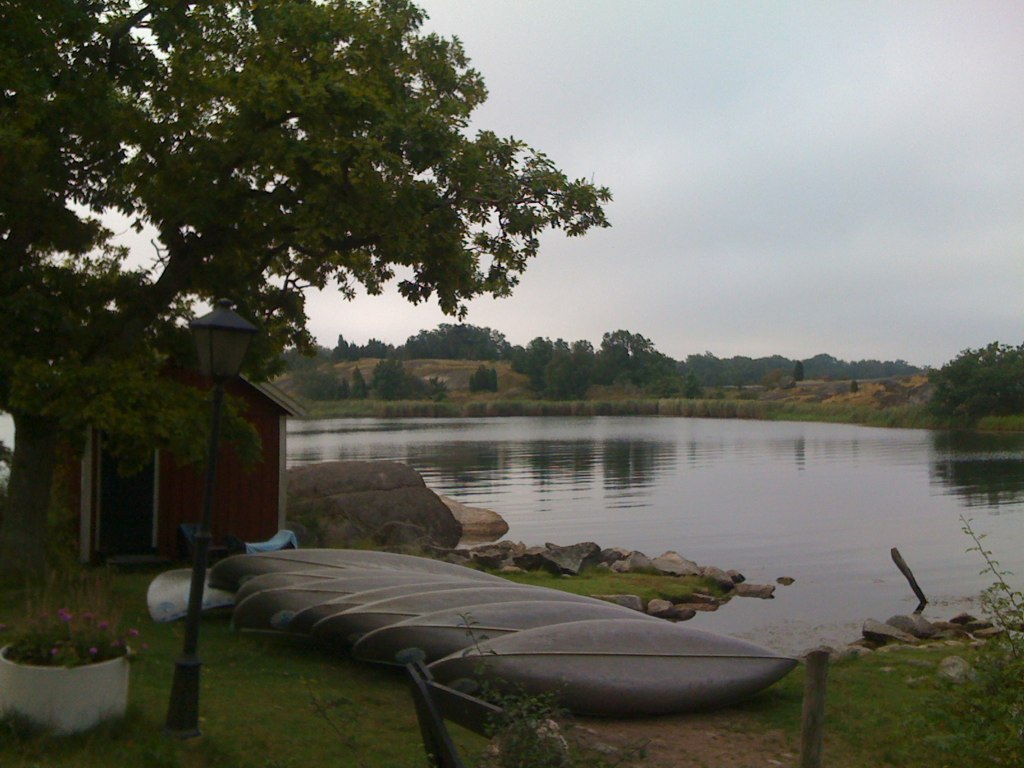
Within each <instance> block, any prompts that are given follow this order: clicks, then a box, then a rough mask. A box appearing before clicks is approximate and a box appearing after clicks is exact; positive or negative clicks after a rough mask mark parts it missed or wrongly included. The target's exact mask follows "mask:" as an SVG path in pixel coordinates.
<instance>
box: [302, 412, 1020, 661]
mask: <svg viewBox="0 0 1024 768" xmlns="http://www.w3.org/2000/svg"><path fill="white" fill-rule="evenodd" d="M336 459H361V460H371V459H386V460H393V461H401V462H405V463H407V464H409V465H411V466H413V467H414V468H415V469H417V470H418V471H419V472H420V473H421V474H422V475H423V477H424V479H425V480H426V482H427V484H428V485H429V486H430V487H431V488H433V489H435V490H436V491H438V492H439V493H443V494H445V495H449V496H452V497H454V498H456V499H458V500H459V501H462V502H463V503H466V504H470V505H473V506H481V507H487V508H489V509H493V510H495V511H496V512H498V513H499V514H501V515H502V517H504V518H505V520H506V521H507V522H508V523H509V526H510V529H509V533H508V536H507V538H509V539H513V540H519V541H524V542H525V543H527V544H542V543H544V542H554V543H558V544H572V543H575V542H579V541H595V542H597V543H598V544H600V545H601V546H602V547H611V546H618V547H627V548H630V549H638V550H641V551H643V552H645V553H647V554H648V555H651V556H655V555H659V554H661V553H662V552H664V551H666V550H675V551H677V552H679V553H680V554H682V555H683V556H685V557H688V558H690V559H692V560H695V561H697V562H698V563H700V564H702V565H717V566H719V567H721V568H725V569H729V568H736V569H738V570H740V571H741V572H743V573H744V574H745V575H746V576H747V578H748V580H750V581H753V582H760V583H774V582H775V579H776V578H777V577H780V576H789V577H792V578H794V579H796V582H795V583H794V584H793V585H791V586H779V587H778V588H777V589H776V599H774V600H767V601H762V600H757V599H735V600H733V601H732V602H731V603H730V604H729V605H727V606H725V607H724V608H722V609H721V610H719V611H718V612H716V613H709V614H698V616H697V617H696V618H695V619H694V620H693V621H692V622H691V624H693V625H694V626H700V627H702V628H706V629H711V630H713V631H719V632H727V633H730V634H735V635H739V636H743V637H749V638H752V639H757V640H758V641H760V642H762V643H764V644H766V645H769V646H772V647H775V648H777V649H779V650H783V651H787V652H797V651H800V650H804V649H806V648H808V647H810V646H813V645H815V644H817V643H818V642H828V643H838V642H842V641H849V640H853V639H855V638H856V637H857V636H858V635H859V625H860V623H861V622H862V621H863V620H864V619H867V618H877V619H879V620H885V619H886V618H888V617H889V616H891V615H893V614H896V613H909V612H911V611H912V610H913V609H914V607H915V606H916V605H917V599H916V598H915V597H914V595H913V593H912V592H911V590H910V587H909V586H908V584H907V582H906V580H905V579H904V577H903V576H902V574H901V573H900V572H899V571H898V570H897V569H896V567H895V565H894V564H893V562H892V560H891V558H890V549H891V548H892V547H898V548H899V550H900V552H901V553H902V554H903V556H904V558H905V559H906V561H907V562H908V564H909V565H910V567H911V568H912V569H913V570H914V573H915V575H916V576H917V580H918V582H919V583H920V584H921V587H922V588H923V590H924V592H925V594H926V595H927V597H928V598H929V601H930V605H929V607H928V608H927V609H926V611H925V615H926V616H928V617H931V618H948V617H949V616H951V615H953V614H954V613H956V612H957V611H958V610H961V609H962V608H964V607H968V608H969V607H971V598H972V597H973V596H976V595H977V593H978V592H979V591H980V590H981V589H983V588H984V587H985V586H987V585H988V584H989V583H990V582H991V577H990V576H988V575H985V576H983V575H980V574H979V571H980V570H981V569H983V568H984V565H985V564H984V562H983V561H982V560H981V558H980V557H979V555H978V554H977V553H973V552H972V553H968V552H967V551H966V550H967V549H968V548H969V547H971V546H972V542H971V541H970V539H969V538H968V537H967V536H966V535H965V534H964V533H963V532H962V530H961V527H962V526H961V521H960V516H961V515H965V516H967V517H969V518H971V519H972V520H973V525H974V527H975V529H976V530H977V531H978V532H979V533H984V534H986V535H987V536H988V538H987V539H986V540H985V543H986V545H987V547H988V548H989V549H991V550H993V551H994V554H995V556H996V557H997V559H999V560H1000V562H1001V563H1002V565H1003V566H1004V567H1006V568H1008V569H1010V570H1016V571H1017V572H1018V573H1021V574H1022V579H1024V554H1022V546H1021V545H1022V544H1024V435H1017V434H1014V435H981V434H977V433H955V434H954V433H945V432H929V431H923V430H887V429H874V428H867V427H857V426H850V425H832V424H811V423H791V422H758V421H734V420H709V419H675V418H664V417H662V418H657V417H622V418H617V417H596V418H564V419H563V418H536V419H534V418H507V419H501V418H498V419H493V418H491V419H401V420H377V419H338V420H324V421H306V422H298V421H296V422H293V423H292V425H291V428H290V430H289V449H288V463H289V465H291V466H294V465H298V464H304V463H309V462H317V461H331V460H336ZM1017 586H1020V585H1019V584H1018V585H1017Z"/></svg>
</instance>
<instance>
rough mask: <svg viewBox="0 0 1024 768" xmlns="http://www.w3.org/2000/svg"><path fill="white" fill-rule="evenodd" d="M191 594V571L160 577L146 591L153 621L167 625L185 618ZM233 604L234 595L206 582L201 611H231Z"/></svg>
mask: <svg viewBox="0 0 1024 768" xmlns="http://www.w3.org/2000/svg"><path fill="white" fill-rule="evenodd" d="M191 590H192V569H191V568H176V569H175V570H173V571H165V572H164V573H161V574H159V575H158V576H157V577H156V578H155V579H153V581H151V582H150V583H149V589H148V590H147V591H146V605H147V607H148V608H149V615H150V616H151V617H152V618H153V621H159V622H167V621H176V620H177V619H183V618H185V615H186V614H187V613H188V598H189V593H190V592H191ZM234 604H235V595H234V594H232V593H231V592H227V591H225V590H223V589H217V588H215V587H211V586H210V583H209V581H207V582H206V584H205V588H204V589H203V601H202V605H201V610H202V611H204V612H205V611H212V610H215V609H218V608H230V607H231V606H233V605H234Z"/></svg>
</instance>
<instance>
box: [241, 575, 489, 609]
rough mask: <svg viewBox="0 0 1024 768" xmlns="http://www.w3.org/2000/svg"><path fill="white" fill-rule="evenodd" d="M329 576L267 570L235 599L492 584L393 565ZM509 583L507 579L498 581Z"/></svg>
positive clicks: (249, 580) (243, 585)
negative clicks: (289, 593) (281, 591)
mask: <svg viewBox="0 0 1024 768" xmlns="http://www.w3.org/2000/svg"><path fill="white" fill-rule="evenodd" d="M330 573H331V575H330V576H326V577H325V576H324V575H323V573H322V572H319V573H314V574H312V575H310V574H305V573H293V572H288V573H265V574H263V575H262V576H254V577H253V578H251V579H248V580H247V581H245V582H244V583H243V584H242V586H240V587H239V588H238V591H237V592H235V602H236V603H241V602H242V601H243V600H245V599H246V598H248V597H250V596H251V595H255V594H257V593H258V592H267V591H270V590H276V589H305V590H312V591H317V592H334V593H335V594H336V595H347V594H351V593H352V592H362V591H364V590H367V589H377V588H379V587H390V586H392V585H394V584H434V583H437V582H439V581H462V582H465V583H466V584H482V583H487V584H491V582H490V581H487V582H484V581H482V580H480V579H476V578H472V577H470V578H466V577H465V575H464V574H461V573H455V572H452V573H448V574H439V573H437V574H435V573H423V572H420V571H403V570H396V569H392V568H344V569H339V568H334V569H331V571H330ZM498 583H507V582H498Z"/></svg>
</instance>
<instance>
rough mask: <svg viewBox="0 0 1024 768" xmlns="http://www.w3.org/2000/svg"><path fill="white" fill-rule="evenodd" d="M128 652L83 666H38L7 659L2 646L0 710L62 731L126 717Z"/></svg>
mask: <svg viewBox="0 0 1024 768" xmlns="http://www.w3.org/2000/svg"><path fill="white" fill-rule="evenodd" d="M128 670H129V662H128V659H127V658H124V657H122V658H119V659H110V660H109V661H102V662H100V663H98V664H85V665H83V666H81V667H36V666H31V665H28V664H15V663H14V662H12V661H8V660H7V648H3V649H0V714H2V715H3V716H4V717H10V716H12V715H16V716H21V717H24V718H26V719H27V720H29V721H31V722H32V723H34V724H35V725H38V726H40V727H42V728H45V729H46V730H47V731H49V732H51V733H53V734H57V735H66V734H71V733H79V732H81V731H86V730H89V729H90V728H93V727H94V726H96V725H99V723H101V722H103V721H104V720H110V719H114V718H121V717H124V713H125V710H126V709H127V706H128Z"/></svg>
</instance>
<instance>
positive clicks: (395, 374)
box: [373, 358, 415, 400]
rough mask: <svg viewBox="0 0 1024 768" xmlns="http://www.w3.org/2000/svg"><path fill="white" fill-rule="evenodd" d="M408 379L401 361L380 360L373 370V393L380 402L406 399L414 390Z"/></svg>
mask: <svg viewBox="0 0 1024 768" xmlns="http://www.w3.org/2000/svg"><path fill="white" fill-rule="evenodd" d="M409 379H410V376H409V374H408V373H406V370H405V366H403V365H402V361H401V360H396V359H394V358H389V359H387V360H381V361H380V362H379V363H377V365H376V366H375V367H374V369H373V391H374V392H376V393H377V397H379V398H380V399H381V400H402V399H406V398H409V397H411V396H412V394H413V393H414V389H415V387H414V386H412V384H411V382H410V380H409Z"/></svg>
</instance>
